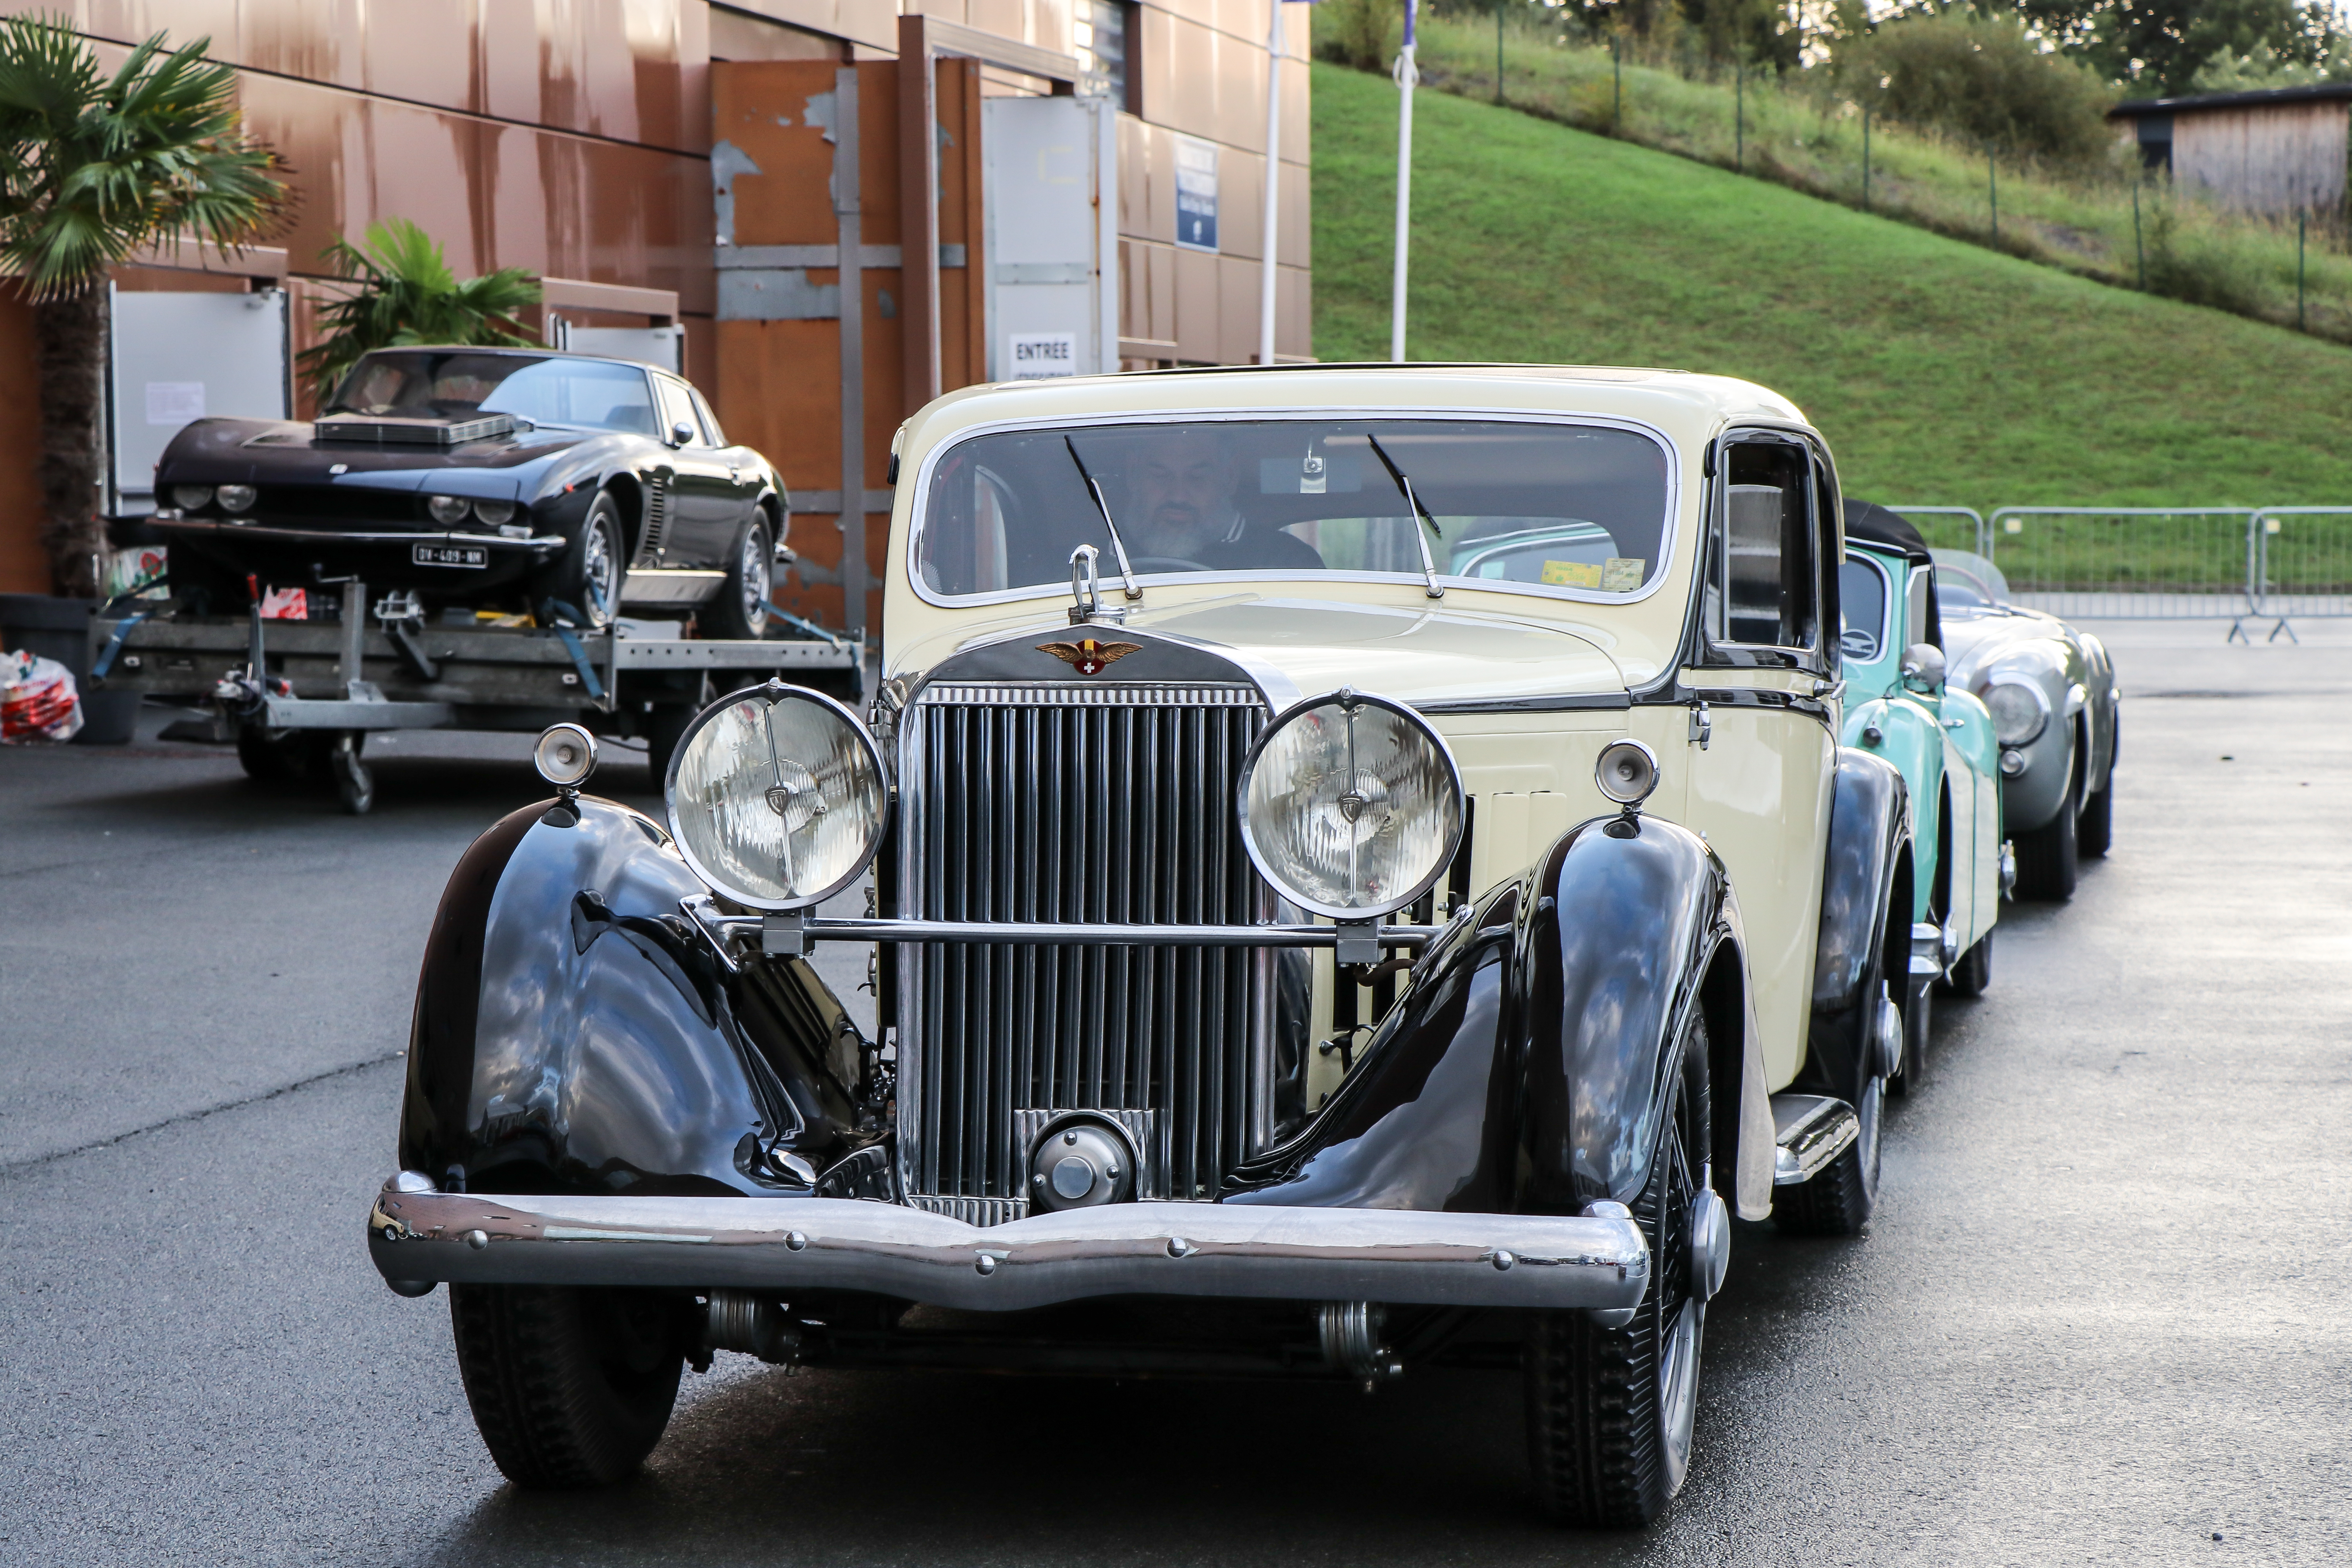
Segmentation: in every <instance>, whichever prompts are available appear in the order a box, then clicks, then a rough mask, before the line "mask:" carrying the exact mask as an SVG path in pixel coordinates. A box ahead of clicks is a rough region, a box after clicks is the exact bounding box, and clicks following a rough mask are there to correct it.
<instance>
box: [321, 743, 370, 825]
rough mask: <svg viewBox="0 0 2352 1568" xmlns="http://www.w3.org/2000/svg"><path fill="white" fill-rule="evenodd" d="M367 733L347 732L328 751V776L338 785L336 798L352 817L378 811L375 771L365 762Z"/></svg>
mask: <svg viewBox="0 0 2352 1568" xmlns="http://www.w3.org/2000/svg"><path fill="white" fill-rule="evenodd" d="M366 746H367V731H364V730H346V731H343V732H342V733H341V735H338V736H336V737H335V741H334V743H333V744H332V745H331V746H330V747H329V748H328V749H327V775H328V776H329V777H330V778H331V779H333V780H334V782H335V798H336V799H337V800H338V801H340V802H341V803H342V807H343V810H344V812H345V813H346V814H347V815H349V816H366V815H367V814H368V813H369V812H371V811H373V810H374V809H375V771H374V770H373V769H372V768H370V767H369V766H368V765H367V763H365V762H364V761H362V758H361V753H362V751H363V750H365V748H366Z"/></svg>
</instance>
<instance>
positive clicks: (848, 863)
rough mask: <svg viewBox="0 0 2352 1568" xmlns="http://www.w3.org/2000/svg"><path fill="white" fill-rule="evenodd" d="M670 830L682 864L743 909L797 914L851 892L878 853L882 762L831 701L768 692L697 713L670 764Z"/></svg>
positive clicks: (791, 689)
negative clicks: (849, 890) (837, 895)
mask: <svg viewBox="0 0 2352 1568" xmlns="http://www.w3.org/2000/svg"><path fill="white" fill-rule="evenodd" d="M667 796H668V801H669V830H670V835H671V837H674V838H676V839H677V847H678V852H679V853H680V854H682V855H684V856H685V857H686V863H687V864H688V866H690V867H692V868H694V872H695V875H697V876H698V877H700V878H701V879H703V880H704V881H705V882H707V883H709V885H710V886H711V887H712V888H713V889H716V890H717V891H719V892H720V893H723V894H725V895H726V896H727V897H729V898H730V899H732V900H735V901H736V902H737V903H739V904H741V905H743V906H744V907H745V908H747V909H754V910H798V909H805V908H807V907H808V906H809V905H811V904H815V903H821V902H823V901H824V900H826V899H829V898H831V897H832V896H833V895H834V894H835V893H837V892H839V891H841V889H844V888H845V887H847V886H848V885H849V884H850V883H852V882H854V881H856V879H857V878H858V875H859V873H861V872H863V871H864V870H865V869H866V864H867V862H869V861H871V860H872V859H873V858H874V852H875V850H877V849H878V848H879V847H881V844H882V827H883V820H884V817H885V816H886V814H887V809H888V804H889V791H888V788H887V785H886V784H884V782H883V773H882V753H881V752H879V751H877V749H876V748H875V745H874V738H873V737H872V736H871V735H868V734H867V733H866V726H865V725H863V724H861V723H859V722H858V721H857V717H856V714H854V713H852V712H850V710H848V709H846V708H845V707H843V706H842V705H841V704H840V703H838V702H835V700H833V699H832V698H830V697H825V696H823V695H821V694H819V693H817V692H814V691H806V690H803V689H801V688H799V687H797V686H786V685H785V684H784V683H783V682H782V681H780V680H772V681H770V682H768V684H767V685H765V686H761V687H755V688H753V689H751V690H749V691H739V692H737V693H735V695H733V696H732V697H728V698H725V699H722V700H719V701H718V702H715V703H713V704H712V705H711V706H710V707H709V708H707V709H705V710H703V711H702V713H701V714H700V716H699V717H698V718H697V719H696V720H695V721H694V722H693V723H692V724H690V725H688V727H687V731H686V733H685V735H684V736H682V737H681V738H680V739H679V741H678V743H677V752H676V753H675V754H674V755H673V756H672V757H671V758H670V764H669V778H668V781H667Z"/></svg>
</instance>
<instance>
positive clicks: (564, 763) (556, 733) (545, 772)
mask: <svg viewBox="0 0 2352 1568" xmlns="http://www.w3.org/2000/svg"><path fill="white" fill-rule="evenodd" d="M530 763H531V766H533V767H535V768H537V769H538V770H539V776H540V777H541V778H543V779H545V780H546V781H547V782H548V783H550V784H553V785H554V786H555V787H556V788H558V789H576V788H578V787H579V786H580V785H582V784H586V783H587V782H588V775H589V774H590V773H594V772H595V771H596V737H595V736H593V735H592V734H590V733H589V732H588V731H586V730H584V729H583V728H582V727H581V726H579V725H577V724H551V725H549V726H548V727H547V729H546V731H544V732H543V733H542V734H541V736H540V737H539V744H538V745H536V746H533V747H532V748H531V749H530Z"/></svg>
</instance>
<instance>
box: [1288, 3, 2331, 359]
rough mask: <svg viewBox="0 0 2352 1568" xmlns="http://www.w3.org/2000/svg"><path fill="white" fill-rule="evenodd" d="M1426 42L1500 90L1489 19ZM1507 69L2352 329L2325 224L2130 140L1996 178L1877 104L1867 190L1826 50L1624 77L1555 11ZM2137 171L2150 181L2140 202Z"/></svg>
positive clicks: (1447, 27)
mask: <svg viewBox="0 0 2352 1568" xmlns="http://www.w3.org/2000/svg"><path fill="white" fill-rule="evenodd" d="M1318 19H1319V18H1318ZM1327 30H1328V27H1327ZM1420 58H1421V62H1422V71H1423V82H1424V84H1426V85H1429V86H1433V87H1435V88H1436V89H1439V90H1440V91H1444V92H1450V93H1455V94H1458V95H1460V96H1462V97H1465V98H1471V99H1475V100H1481V101H1492V100H1493V98H1494V95H1495V30H1494V27H1493V26H1492V24H1491V23H1488V22H1485V21H1481V20H1475V19H1473V20H1454V19H1450V18H1446V17H1433V18H1432V19H1431V20H1430V21H1429V23H1428V24H1427V25H1426V26H1424V27H1423V33H1422V42H1421V52H1420ZM1693 64H1694V66H1695V65H1696V62H1693ZM1503 85H1504V96H1505V100H1506V101H1507V103H1508V104H1509V105H1510V106H1511V107H1513V108H1516V109H1520V110H1526V111H1528V112H1529V113H1533V114H1538V115H1541V116H1544V117H1546V118H1548V119H1552V120H1558V121H1562V122H1563V123H1566V124H1570V125H1574V126H1577V127H1578V128H1580V129H1581V130H1587V131H1598V132H1606V133H1608V134H1611V135H1614V136H1617V137H1620V138H1622V139H1623V140H1625V141H1629V142H1639V143H1641V144H1642V145H1643V146H1646V147H1654V148H1657V149H1659V150H1660V151H1663V152H1668V153H1680V154H1681V155H1683V156H1684V157H1686V158H1694V159H1696V160H1698V161H1700V162H1702V163H1714V164H1717V166H1719V167H1722V168H1726V169H1736V170H1738V171H1739V172H1741V173H1745V174H1753V175H1756V176H1757V177H1759V178H1761V179H1766V180H1771V181H1775V182H1777V183H1779V184H1785V185H1789V186H1791V187H1793V188H1795V189H1797V190H1801V191H1803V192H1805V193H1807V194H1808V195H1817V196H1822V197H1824V198H1826V199H1828V200H1830V201H1834V202H1839V203H1842V204H1843V205H1848V206H1854V207H1861V206H1864V205H1867V206H1868V208H1869V209H1870V210H1871V211H1874V212H1876V213H1880V214H1883V215H1885V216H1890V217H1899V218H1901V219H1903V220H1904V221H1905V222H1906V223H1913V224H1916V225H1918V226H1921V227H1923V228H1929V229H1933V230H1935V231H1936V232H1937V233H1938V234H1943V235H1948V236H1950V237H1954V238H1958V239H1965V240H1968V241H1969V242H1971V243H1973V244H1978V245H1984V246H1988V247H1993V248H1996V249H2000V250H2003V251H2006V252H2007V253H2009V254H2011V255H2012V256H2021V257H2024V258H2027V259H2029V260H2033V261H2040V262H2043V263H2046V264H2048V265H2050V266H2053V267H2057V268H2063V269H2064V270H2067V271H2070V272H2079V273H2082V274H2083V275H2084V276H2085V277H2091V278H2096V279H2101V280H2103V281H2105V282H2109V283H2114V284H2116V285H2118V286H2124V287H2133V288H2137V287H2142V286H2145V287H2146V288H2147V289H2148V291H2150V292H2153V293H2158V294H2162V295H2166V296H2168V298H2171V299H2176V300H2188V301H2189V302H2190V303H2192V304H2200V305H2215V306H2219V307H2221V309H2223V310H2231V311H2234V312H2236V313H2237V314H2239V315H2243V316H2252V317H2254V318H2255V319H2257V320H2261V321H2270V322H2272V323H2273V324H2275V325H2280V326H2295V325H2297V324H2298V323H2300V324H2301V325H2302V326H2304V327H2305V328H2306V329H2307V330H2309V331H2312V332H2314V333H2316V334H2319V335H2321V336H2326V337H2333V338H2335V339H2336V340H2337V341H2338V342H2352V256H2347V255H2346V254H2345V253H2344V250H2343V248H2342V245H2341V243H2340V239H2339V237H2338V236H2337V234H2336V231H2335V230H2334V228H2333V227H2331V226H2326V225H2322V226H2316V227H2314V228H2313V229H2312V230H2311V231H2310V233H2309V234H2308V236H2307V237H2306V242H2305V244H2304V245H2303V246H2302V248H2301V250H2300V252H2298V241H2297V237H2296V232H2295V226H2294V223H2293V222H2292V221H2289V222H2286V223H2284V224H2281V223H2279V222H2276V221H2273V220H2271V219H2267V218H2263V217H2256V216H2248V215H2243V214H2231V213H2225V212H2221V211H2219V210H2216V209H2215V208H2213V207H2211V206H2210V205H2208V204H2207V203H2205V202H2203V201H2201V200H2199V199H2195V198H2193V197H2186V196H2184V197H2179V198H2176V197H2174V196H2173V195H2172V194H2171V187H2170V185H2169V183H2168V182H2166V181H2164V180H2161V179H2158V180H2154V181H2152V182H2150V181H2145V180H2140V181H2137V182H2136V179H2135V175H2136V174H2137V158H2136V157H2133V156H2129V155H2126V154H2125V153H2122V151H2121V150H2120V149H2117V150H2116V153H2114V154H2113V155H2111V156H2110V157H2108V158H2107V159H2105V160H2103V161H2100V162H2098V163H2095V165H2089V166H2084V167H2078V168H2050V167H2044V166H2042V165H2041V164H2039V163H2036V162H2034V161H2032V160H2030V159H2018V158H2011V157H2004V158H2003V159H2002V160H2001V162H2000V167H1999V169H1998V181H1997V182H1996V181H1995V180H1994V179H1993V178H1992V175H1993V173H1994V171H1992V170H1990V168H1989V167H1988V163H1987V158H1986V152H1985V149H1984V148H1983V147H1981V146H1979V145H1975V144H1973V143H1965V144H1964V143H1960V142H1954V141H1952V140H1950V139H1949V138H1948V137H1945V136H1943V135H1940V134H1938V133H1936V132H1929V131H1922V130H1917V129H1914V128H1910V127H1906V126H1903V125H1899V124H1893V123H1889V122H1887V121H1885V120H1884V119H1881V120H1880V121H1877V123H1876V124H1875V125H1874V127H1873V128H1872V134H1871V149H1870V152H1871V157H1870V182H1869V189H1868V191H1867V192H1866V193H1865V191H1864V181H1863V145H1862V143H1863V125H1862V118H1861V113H1860V111H1859V110H1858V109H1857V108H1856V107H1855V105H1854V104H1853V101H1852V100H1850V99H1848V98H1847V97H1846V96H1845V95H1844V93H1843V92H1842V91H1841V90H1839V89H1838V87H1837V85H1836V83H1835V80H1834V78H1833V77H1832V73H1831V72H1830V71H1829V70H1828V69H1826V68H1816V69H1811V70H1805V71H1798V72H1793V73H1791V74H1790V76H1789V77H1787V78H1786V79H1782V78H1779V77H1775V76H1772V75H1769V74H1765V75H1760V76H1751V77H1749V78H1748V79H1747V80H1746V82H1745V83H1744V85H1736V84H1735V81H1734V79H1733V78H1732V76H1731V75H1730V74H1729V73H1728V72H1726V73H1724V74H1723V75H1722V76H1721V78H1720V79H1715V80H1695V79H1691V78H1689V77H1687V76H1685V75H1684V74H1682V73H1681V72H1680V71H1678V70H1671V69H1658V68H1650V67H1645V66H1643V65H1640V64H1637V63H1634V62H1633V61H1631V60H1629V61H1628V62H1627V63H1626V64H1625V66H1624V68H1623V70H1622V84H1621V83H1619V82H1616V81H1612V75H1611V68H1610V58H1609V52H1608V50H1607V49H1606V48H1601V47H1592V46H1590V45H1583V44H1577V43H1571V42H1569V41H1567V40H1566V39H1564V38H1563V37H1561V36H1560V35H1559V33H1557V32H1556V31H1554V30H1552V29H1549V28H1538V27H1520V28H1513V29H1509V30H1507V34H1506V37H1505V49H1504V67H1503ZM1621 85H1622V91H1621V90H1620V88H1621ZM1996 183H1997V185H1998V197H1999V210H1998V214H1997V215H1996V213H1995V210H1994V206H1995V204H1994V196H1995V185H1996ZM2135 183H2138V184H2141V186H2142V188H2141V190H2140V191H2139V193H2138V195H2137V208H2138V210H2137V216H2136V215H2135V200H2136V198H2135V195H2134V192H2133V186H2134V184H2135ZM1996 216H1998V218H1999V225H1998V229H1997V230H1996V227H1995V222H1994V220H1995V217H1996ZM2298 255H2300V258H2301V259H2300V262H2298ZM2298 266H2300V268H2301V271H2302V278H2303V288H2302V293H2301V303H2300V305H2298V293H2297V286H2296V279H2297V268H2298ZM2298 312H2300V313H2298Z"/></svg>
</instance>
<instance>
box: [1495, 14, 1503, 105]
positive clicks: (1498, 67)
mask: <svg viewBox="0 0 2352 1568" xmlns="http://www.w3.org/2000/svg"><path fill="white" fill-rule="evenodd" d="M1495 101H1496V103H1500V102H1502V101H1503V0H1495Z"/></svg>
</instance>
